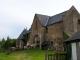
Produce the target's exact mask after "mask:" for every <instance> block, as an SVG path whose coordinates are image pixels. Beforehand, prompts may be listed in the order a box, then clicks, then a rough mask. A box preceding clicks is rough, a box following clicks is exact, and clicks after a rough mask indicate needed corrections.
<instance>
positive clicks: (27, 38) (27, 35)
mask: <svg viewBox="0 0 80 60" xmlns="http://www.w3.org/2000/svg"><path fill="white" fill-rule="evenodd" d="M29 37H30V34H24V40H23V42H24V44H25V45H26V43H27V41H28V40H29Z"/></svg>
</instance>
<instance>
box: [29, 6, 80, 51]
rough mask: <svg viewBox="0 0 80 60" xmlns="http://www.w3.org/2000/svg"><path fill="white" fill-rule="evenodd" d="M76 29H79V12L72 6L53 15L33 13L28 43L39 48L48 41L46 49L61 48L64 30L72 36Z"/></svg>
mask: <svg viewBox="0 0 80 60" xmlns="http://www.w3.org/2000/svg"><path fill="white" fill-rule="evenodd" d="M78 31H80V14H79V12H78V11H77V10H76V8H75V7H74V6H72V7H71V8H70V9H69V10H67V11H64V12H62V13H59V14H56V15H54V16H46V15H41V14H35V16H34V19H33V23H32V26H31V33H30V38H29V41H28V43H29V44H36V45H37V46H39V47H40V49H41V48H42V44H43V43H45V42H48V43H49V45H48V46H47V49H48V48H55V49H56V50H62V49H63V43H62V42H63V41H64V32H65V33H66V34H68V35H69V36H72V35H73V34H75V33H76V32H78Z"/></svg>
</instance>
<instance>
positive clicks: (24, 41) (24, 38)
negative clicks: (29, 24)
mask: <svg viewBox="0 0 80 60" xmlns="http://www.w3.org/2000/svg"><path fill="white" fill-rule="evenodd" d="M29 33H30V31H27V29H24V30H23V31H22V33H21V34H20V35H19V37H18V38H17V40H16V47H17V48H20V49H23V46H25V45H26V44H27V40H28V39H29V36H28V35H29Z"/></svg>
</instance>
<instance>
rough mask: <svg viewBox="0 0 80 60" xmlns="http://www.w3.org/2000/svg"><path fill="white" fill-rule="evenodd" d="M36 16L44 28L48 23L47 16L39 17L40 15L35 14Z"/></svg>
mask: <svg viewBox="0 0 80 60" xmlns="http://www.w3.org/2000/svg"><path fill="white" fill-rule="evenodd" d="M36 15H37V17H38V19H39V21H40V22H41V24H42V25H43V26H46V24H47V22H48V20H49V16H46V15H41V14H36Z"/></svg>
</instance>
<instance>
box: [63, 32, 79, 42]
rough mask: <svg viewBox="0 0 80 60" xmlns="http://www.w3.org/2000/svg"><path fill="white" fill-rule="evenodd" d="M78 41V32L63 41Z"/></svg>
mask: <svg viewBox="0 0 80 60" xmlns="http://www.w3.org/2000/svg"><path fill="white" fill-rule="evenodd" d="M79 39H80V32H78V33H76V34H75V35H73V36H71V37H70V38H68V39H67V40H65V42H70V41H75V40H79Z"/></svg>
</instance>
